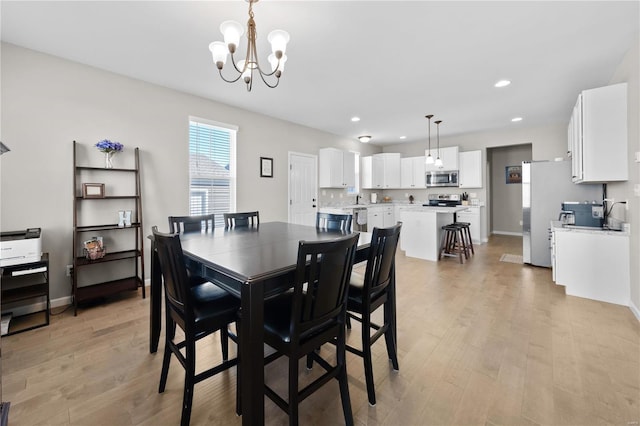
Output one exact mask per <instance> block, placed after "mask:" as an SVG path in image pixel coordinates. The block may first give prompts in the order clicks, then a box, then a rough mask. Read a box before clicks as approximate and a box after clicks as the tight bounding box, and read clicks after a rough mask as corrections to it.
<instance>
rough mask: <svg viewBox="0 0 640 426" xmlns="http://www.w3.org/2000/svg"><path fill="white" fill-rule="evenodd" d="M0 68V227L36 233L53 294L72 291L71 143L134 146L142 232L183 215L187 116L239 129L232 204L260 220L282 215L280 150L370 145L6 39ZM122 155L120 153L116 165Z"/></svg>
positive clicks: (283, 159)
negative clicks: (266, 171) (269, 168)
mask: <svg viewBox="0 0 640 426" xmlns="http://www.w3.org/2000/svg"><path fill="white" fill-rule="evenodd" d="M1 66H2V68H1V93H0V95H1V98H0V101H1V103H2V111H1V114H2V116H1V132H2V134H1V135H0V138H1V140H2V142H4V143H5V144H6V145H8V146H9V148H10V149H11V151H10V152H9V153H7V154H5V155H3V156H2V157H0V177H1V184H0V191H1V192H0V203H1V204H0V229H2V230H3V231H10V230H20V229H26V228H27V227H41V228H42V229H43V250H44V251H47V252H49V253H50V259H51V279H50V281H51V297H52V298H53V299H55V298H60V297H63V296H67V295H69V294H70V293H71V284H70V281H69V278H68V277H65V265H67V264H70V263H71V262H72V225H73V209H72V207H73V204H72V203H73V202H72V195H73V194H72V192H73V190H72V178H73V162H72V141H73V140H76V141H78V142H79V143H81V144H83V145H84V146H86V152H87V161H94V163H92V164H93V165H96V166H100V165H101V164H102V154H100V153H99V152H98V151H97V149H95V148H92V145H93V144H95V143H96V142H98V141H99V140H101V139H105V138H107V139H112V140H116V141H119V142H121V143H123V144H124V145H125V150H127V149H132V148H134V147H136V146H137V147H139V148H140V152H141V170H142V195H143V208H144V217H143V220H144V225H145V226H144V228H145V230H144V232H145V234H147V233H150V229H151V226H152V225H158V226H159V227H160V229H166V227H167V225H166V222H167V216H169V215H171V214H174V215H178V214H187V213H188V202H189V193H188V184H189V177H188V119H189V116H197V117H202V118H207V119H210V120H215V121H218V122H223V123H229V124H234V125H237V126H239V128H240V130H239V132H238V139H237V155H238V176H237V185H238V191H237V209H238V210H239V211H243V210H260V217H261V220H264V221H272V220H281V221H286V220H287V204H288V203H287V176H288V173H287V161H288V160H287V153H288V152H289V151H296V152H303V153H310V154H317V151H318V149H319V148H321V147H328V146H335V147H338V148H342V149H352V150H359V151H361V152H363V153H364V155H368V154H370V153H373V152H376V151H379V148H377V147H373V146H372V147H369V146H365V145H362V144H360V143H359V142H356V141H352V140H348V139H344V138H340V137H338V136H336V135H332V134H328V133H325V132H321V131H318V130H314V129H311V128H308V127H303V126H299V125H295V124H292V123H289V122H285V121H282V120H277V119H273V118H270V117H266V116H263V115H259V114H254V113H251V112H248V111H245V110H241V109H237V108H233V107H230V106H227V105H223V104H220V103H216V102H213V101H210V100H207V99H204V98H199V97H196V96H192V95H188V94H184V93H181V92H177V91H174V90H170V89H167V88H163V87H160V86H156V85H152V84H149V83H145V82H142V81H139V80H134V79H130V78H127V77H123V76H120V75H116V74H113V73H109V72H106V71H103V70H99V69H96V68H91V67H87V66H85V65H81V64H78V63H74V62H70V61H67V60H63V59H60V58H56V57H53V56H49V55H45V54H41V53H38V52H34V51H31V50H27V49H23V48H20V47H17V46H14V45H10V44H6V43H3V44H2V64H1ZM221 84H222V83H221ZM238 90H244V89H243V88H242V87H240V86H238ZM92 150H95V152H93V153H92ZM260 156H265V157H272V158H273V159H274V177H273V179H269V178H260V177H259V176H260V174H259V157H260ZM125 158H126V155H125V154H124V153H123V154H122V158H121V159H118V158H117V157H116V159H115V161H116V162H117V161H125ZM145 251H146V253H147V255H146V262H145V265H146V267H147V277H148V270H149V268H148V267H149V255H148V247H146V250H145Z"/></svg>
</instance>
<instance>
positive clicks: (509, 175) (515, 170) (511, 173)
mask: <svg viewBox="0 0 640 426" xmlns="http://www.w3.org/2000/svg"><path fill="white" fill-rule="evenodd" d="M505 182H506V183H507V184H511V183H522V167H521V166H506V167H505Z"/></svg>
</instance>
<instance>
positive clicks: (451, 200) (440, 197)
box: [423, 194, 462, 207]
mask: <svg viewBox="0 0 640 426" xmlns="http://www.w3.org/2000/svg"><path fill="white" fill-rule="evenodd" d="M461 204H462V202H461V201H460V194H429V204H423V206H441V207H455V206H459V205H461Z"/></svg>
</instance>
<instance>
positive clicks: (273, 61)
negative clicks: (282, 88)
mask: <svg viewBox="0 0 640 426" xmlns="http://www.w3.org/2000/svg"><path fill="white" fill-rule="evenodd" d="M267 59H269V63H270V64H271V71H275V70H276V69H277V70H278V71H279V73H276V76H280V74H282V71H284V64H285V63H286V62H287V55H282V58H280V63H278V58H276V55H274V54H273V53H272V54H271V55H269V57H268V58H267Z"/></svg>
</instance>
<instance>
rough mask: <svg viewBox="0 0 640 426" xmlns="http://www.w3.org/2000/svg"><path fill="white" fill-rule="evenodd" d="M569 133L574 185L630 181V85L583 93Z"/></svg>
mask: <svg viewBox="0 0 640 426" xmlns="http://www.w3.org/2000/svg"><path fill="white" fill-rule="evenodd" d="M567 134H568V139H569V142H568V146H569V156H570V157H571V165H572V175H573V181H574V182H576V183H599V182H612V181H625V180H627V179H628V178H629V177H628V175H629V172H628V164H627V155H628V153H627V83H620V84H614V85H612V86H606V87H599V88H597V89H590V90H584V91H582V93H581V94H580V95H579V96H578V100H577V102H576V104H575V106H574V108H573V113H572V115H571V120H570V121H569V127H568V131H567Z"/></svg>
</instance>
